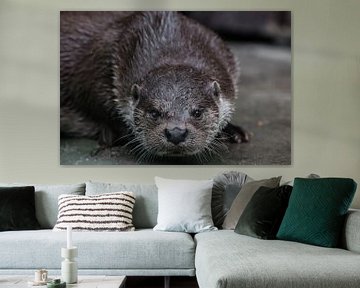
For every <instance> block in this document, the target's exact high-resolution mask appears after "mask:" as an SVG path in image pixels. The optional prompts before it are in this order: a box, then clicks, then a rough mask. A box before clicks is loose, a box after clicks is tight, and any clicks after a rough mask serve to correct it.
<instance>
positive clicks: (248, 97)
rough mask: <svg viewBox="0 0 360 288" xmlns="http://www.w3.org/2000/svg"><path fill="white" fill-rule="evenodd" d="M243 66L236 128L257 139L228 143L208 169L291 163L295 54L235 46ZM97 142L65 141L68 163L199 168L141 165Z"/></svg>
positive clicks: (62, 158)
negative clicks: (98, 150) (225, 151)
mask: <svg viewBox="0 0 360 288" xmlns="http://www.w3.org/2000/svg"><path fill="white" fill-rule="evenodd" d="M230 46H231V48H232V49H233V51H234V53H235V54H236V56H237V57H238V59H239V62H240V67H241V75H240V84H239V95H238V99H237V102H236V111H235V113H234V115H233V120H232V123H233V124H237V125H240V126H242V127H243V128H244V129H245V130H247V131H248V132H249V133H250V135H251V140H250V142H249V143H243V144H230V143H229V144H227V146H228V152H227V153H224V155H222V156H221V158H219V159H213V160H211V161H209V162H206V163H202V164H208V165H290V164H291V106H292V105H291V50H290V49H289V48H287V47H274V46H265V45H255V44H243V43H230ZM97 148H98V144H97V142H96V141H93V140H89V139H61V140H60V163H61V164H62V165H124V164H144V165H148V164H167V165H169V164H199V163H197V162H195V160H194V159H193V158H191V159H180V158H174V159H168V160H161V161H160V160H159V161H157V162H156V161H155V162H152V163H137V161H136V159H135V158H134V157H133V156H132V155H130V154H129V151H128V150H127V149H125V148H122V147H113V148H109V149H105V150H102V151H100V152H99V153H97V154H96V153H94V151H96V150H97Z"/></svg>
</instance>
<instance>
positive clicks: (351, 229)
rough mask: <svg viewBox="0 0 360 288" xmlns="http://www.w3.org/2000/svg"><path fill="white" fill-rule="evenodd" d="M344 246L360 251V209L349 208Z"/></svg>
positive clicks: (345, 225) (344, 233) (345, 224)
mask: <svg viewBox="0 0 360 288" xmlns="http://www.w3.org/2000/svg"><path fill="white" fill-rule="evenodd" d="M343 248H345V249H347V250H349V251H353V252H358V253H360V210H355V209H354V210H349V212H348V214H347V215H346V219H345V223H344V232H343Z"/></svg>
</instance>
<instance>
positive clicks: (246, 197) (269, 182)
mask: <svg viewBox="0 0 360 288" xmlns="http://www.w3.org/2000/svg"><path fill="white" fill-rule="evenodd" d="M280 179H281V176H279V177H274V178H270V179H264V180H258V181H251V182H248V183H246V184H244V185H243V186H242V188H241V190H240V192H239V193H238V194H237V196H236V198H235V200H234V202H233V203H232V205H231V207H230V210H229V212H228V213H227V215H226V217H225V220H224V223H223V225H222V227H223V229H227V230H234V229H235V227H236V224H237V222H238V221H239V219H240V216H241V214H242V213H243V212H244V210H245V207H246V205H247V204H248V203H249V201H250V199H251V197H252V196H253V195H254V194H255V192H256V191H257V190H258V189H259V188H260V187H261V186H264V187H269V188H276V187H279V183H280Z"/></svg>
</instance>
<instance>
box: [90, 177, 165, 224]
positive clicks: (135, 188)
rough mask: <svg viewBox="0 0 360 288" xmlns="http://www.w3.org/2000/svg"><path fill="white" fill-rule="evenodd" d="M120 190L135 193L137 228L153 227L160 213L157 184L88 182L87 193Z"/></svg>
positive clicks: (134, 213) (135, 220)
mask: <svg viewBox="0 0 360 288" xmlns="http://www.w3.org/2000/svg"><path fill="white" fill-rule="evenodd" d="M119 191H131V192H133V193H134V195H135V198H136V202H135V206H134V211H133V224H134V226H135V228H136V229H142V228H153V227H154V226H155V225H156V219H157V214H158V193H157V188H156V185H155V184H152V185H151V184H121V183H102V182H86V195H97V194H103V193H110V192H119Z"/></svg>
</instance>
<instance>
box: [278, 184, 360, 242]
mask: <svg viewBox="0 0 360 288" xmlns="http://www.w3.org/2000/svg"><path fill="white" fill-rule="evenodd" d="M355 191H356V182H355V181H354V180H352V179H349V178H318V179H304V178H295V181H294V188H293V190H292V193H291V196H290V200H289V206H288V208H287V210H286V213H285V216H284V219H283V221H282V223H281V225H280V229H279V231H278V233H277V238H278V239H280V240H288V241H297V242H302V243H306V244H312V245H317V246H323V247H337V246H338V244H339V239H340V235H341V230H342V227H343V223H344V218H345V215H346V213H347V211H348V209H349V207H350V204H351V201H352V199H353V197H354V194H355Z"/></svg>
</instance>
